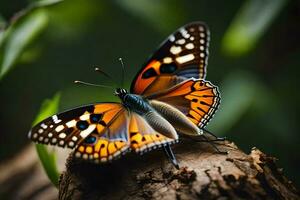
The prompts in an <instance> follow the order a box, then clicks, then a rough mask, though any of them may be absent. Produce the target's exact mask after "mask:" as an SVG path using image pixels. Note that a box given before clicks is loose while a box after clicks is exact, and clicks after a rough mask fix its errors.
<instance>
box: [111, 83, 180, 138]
mask: <svg viewBox="0 0 300 200" xmlns="http://www.w3.org/2000/svg"><path fill="white" fill-rule="evenodd" d="M115 95H117V96H118V97H119V98H120V99H121V101H122V104H123V105H124V107H125V108H126V109H127V110H128V111H129V112H134V113H136V114H138V115H140V116H141V117H143V118H144V119H145V120H146V121H147V123H148V124H149V125H150V126H151V127H152V128H153V129H154V130H155V131H157V132H159V133H161V134H163V135H165V136H167V137H169V138H172V139H178V135H177V132H176V130H175V128H174V127H173V126H172V125H171V124H170V123H169V122H168V121H167V120H166V119H165V118H164V117H162V116H161V115H160V114H159V113H158V112H157V111H156V110H155V109H154V108H153V107H152V106H151V104H150V103H149V102H148V101H147V100H146V99H144V98H143V97H142V96H140V95H136V94H130V93H128V92H127V90H126V89H120V88H117V89H116V90H115ZM183 116H184V115H183ZM184 117H185V116H184Z"/></svg>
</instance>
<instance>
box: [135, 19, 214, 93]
mask: <svg viewBox="0 0 300 200" xmlns="http://www.w3.org/2000/svg"><path fill="white" fill-rule="evenodd" d="M208 42H209V30H208V28H207V26H206V25H205V24H203V23H202V22H193V23H190V24H187V25H185V26H183V27H181V28H179V29H178V30H177V31H176V32H174V33H173V34H172V35H170V36H169V37H168V38H167V40H165V41H164V42H163V43H162V45H161V46H160V47H159V49H158V50H157V51H156V52H155V53H154V54H153V55H152V56H151V57H150V59H149V60H148V61H147V62H146V64H145V65H144V67H143V68H142V69H141V70H140V71H139V73H138V74H137V75H136V77H135V79H134V81H133V82H132V84H131V89H130V90H131V93H135V94H141V95H148V94H153V93H156V92H157V91H161V90H165V89H168V88H170V87H172V86H174V85H176V84H178V83H180V82H182V81H183V80H186V79H189V78H192V77H194V78H199V79H204V78H205V76H206V65H207V57H208Z"/></svg>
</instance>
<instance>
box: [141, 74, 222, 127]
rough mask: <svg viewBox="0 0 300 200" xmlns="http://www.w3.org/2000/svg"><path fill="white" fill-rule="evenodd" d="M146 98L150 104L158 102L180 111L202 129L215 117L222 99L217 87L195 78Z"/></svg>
mask: <svg viewBox="0 0 300 200" xmlns="http://www.w3.org/2000/svg"><path fill="white" fill-rule="evenodd" d="M145 98H146V99H148V100H150V103H151V100H157V101H161V102H163V103H166V104H167V105H170V106H172V107H174V108H176V109H178V110H179V111H181V112H182V113H183V114H184V115H185V116H187V118H188V119H189V120H190V121H191V122H193V123H194V124H195V125H197V126H198V127H199V128H200V129H201V128H204V127H205V126H206V124H207V123H208V122H209V120H210V119H211V118H212V117H213V115H214V113H215V112H216V110H217V109H218V106H219V104H220V99H221V98H220V93H219V91H218V88H217V87H216V86H214V85H213V84H211V83H210V82H209V81H205V80H201V79H193V78H192V79H188V80H186V81H184V82H182V83H180V84H178V85H176V86H174V87H172V88H171V89H169V90H167V91H162V92H159V93H156V94H154V95H151V96H147V97H145Z"/></svg>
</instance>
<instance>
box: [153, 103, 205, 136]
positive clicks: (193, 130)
mask: <svg viewBox="0 0 300 200" xmlns="http://www.w3.org/2000/svg"><path fill="white" fill-rule="evenodd" d="M150 105H151V106H153V108H154V109H155V110H156V111H157V112H158V113H159V114H161V115H162V116H163V117H164V118H165V119H166V120H168V122H170V123H171V124H172V126H173V127H174V128H175V129H176V130H178V131H179V132H181V133H184V134H187V135H200V134H202V132H201V130H200V129H199V128H198V127H197V126H196V125H195V124H194V123H193V122H191V121H190V120H189V119H188V118H187V117H186V116H185V115H184V114H183V113H182V112H180V111H179V110H178V109H177V108H175V107H173V106H170V105H169V104H166V103H164V102H161V101H157V100H151V101H150Z"/></svg>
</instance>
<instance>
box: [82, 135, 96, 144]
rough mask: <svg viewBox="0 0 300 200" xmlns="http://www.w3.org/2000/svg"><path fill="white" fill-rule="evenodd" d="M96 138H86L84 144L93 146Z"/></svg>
mask: <svg viewBox="0 0 300 200" xmlns="http://www.w3.org/2000/svg"><path fill="white" fill-rule="evenodd" d="M96 140H97V139H96V137H95V136H89V137H87V138H86V139H85V140H84V142H85V143H87V144H94V143H95V142H96Z"/></svg>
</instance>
